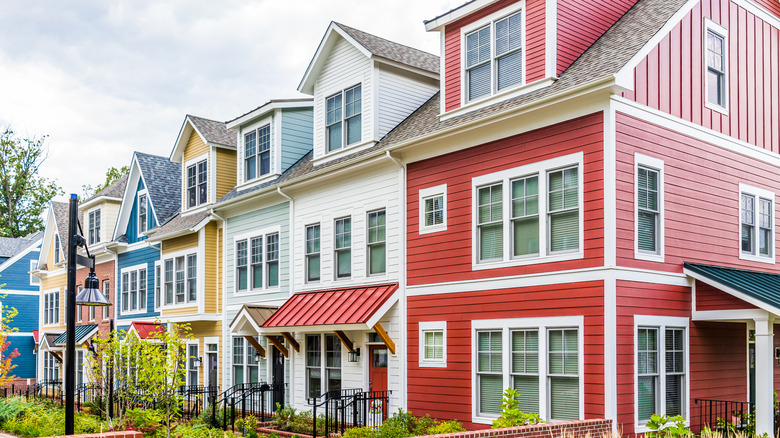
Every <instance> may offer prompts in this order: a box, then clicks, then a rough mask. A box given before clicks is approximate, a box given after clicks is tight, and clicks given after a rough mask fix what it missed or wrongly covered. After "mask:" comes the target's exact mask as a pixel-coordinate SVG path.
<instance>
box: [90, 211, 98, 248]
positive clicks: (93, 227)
mask: <svg viewBox="0 0 780 438" xmlns="http://www.w3.org/2000/svg"><path fill="white" fill-rule="evenodd" d="M88 225H89V226H88V228H89V238H88V239H87V243H88V244H90V245H93V244H95V243H98V242H100V209H97V210H92V211H90V212H89V223H88Z"/></svg>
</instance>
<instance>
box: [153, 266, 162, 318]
mask: <svg viewBox="0 0 780 438" xmlns="http://www.w3.org/2000/svg"><path fill="white" fill-rule="evenodd" d="M161 271H162V269H161V266H160V262H155V263H154V308H155V309H159V308H160V306H161V304H162V275H161Z"/></svg>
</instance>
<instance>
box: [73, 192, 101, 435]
mask: <svg viewBox="0 0 780 438" xmlns="http://www.w3.org/2000/svg"><path fill="white" fill-rule="evenodd" d="M68 213H69V218H68V284H67V302H66V305H65V309H66V311H67V318H66V325H67V329H66V333H65V342H66V343H65V435H73V424H74V415H75V410H76V404H75V396H76V305H77V304H78V305H82V306H110V305H111V302H110V301H108V298H106V297H105V295H103V294H102V293H101V292H100V289H99V287H100V281H99V280H98V279H97V277H96V276H95V256H90V255H89V249H87V257H84V256H82V255H80V254H78V248H79V247H80V246H84V247H85V248H86V241H85V240H84V236H82V235H81V234H79V233H78V230H77V227H78V222H79V200H78V197H77V196H76V194H75V193H74V194H71V195H70V210H69V212H68ZM77 264H79V265H82V266H85V267H88V268H89V275H88V276H87V279H86V281H84V289H82V291H81V292H80V293H79V295H78V296H76V268H77Z"/></svg>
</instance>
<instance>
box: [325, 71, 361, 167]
mask: <svg viewBox="0 0 780 438" xmlns="http://www.w3.org/2000/svg"><path fill="white" fill-rule="evenodd" d="M361 101H362V98H361V86H360V85H357V86H355V87H352V88H349V89H347V90H344V91H343V92H339V93H338V94H334V95H333V96H330V97H328V98H327V99H326V100H325V107H326V112H327V119H326V123H325V130H326V139H327V140H326V141H327V143H328V151H335V150H338V149H341V148H343V147H344V146H348V145H351V144H353V143H358V142H360V140H361V138H362V134H361V125H362V117H361V113H362V103H361Z"/></svg>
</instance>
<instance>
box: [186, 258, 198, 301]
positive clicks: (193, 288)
mask: <svg viewBox="0 0 780 438" xmlns="http://www.w3.org/2000/svg"><path fill="white" fill-rule="evenodd" d="M197 262H198V260H197V257H196V256H195V254H190V255H188V256H187V301H189V302H194V301H196V300H197V299H198V280H197V277H198V263H197Z"/></svg>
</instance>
